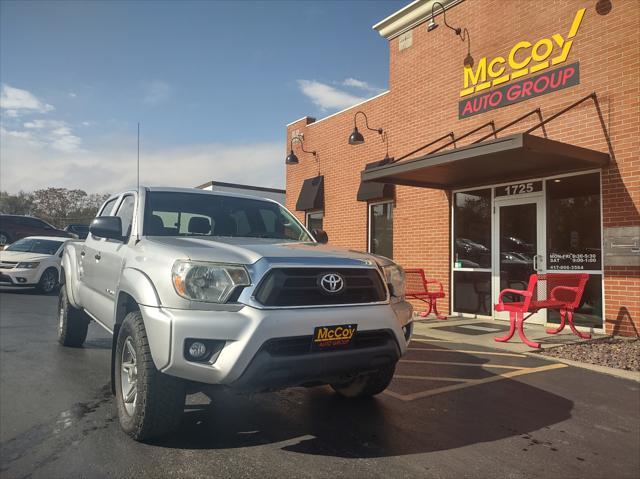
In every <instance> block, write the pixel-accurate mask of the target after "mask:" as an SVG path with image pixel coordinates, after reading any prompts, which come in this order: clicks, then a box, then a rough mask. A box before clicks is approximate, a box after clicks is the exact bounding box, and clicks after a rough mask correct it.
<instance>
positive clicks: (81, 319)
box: [58, 285, 90, 348]
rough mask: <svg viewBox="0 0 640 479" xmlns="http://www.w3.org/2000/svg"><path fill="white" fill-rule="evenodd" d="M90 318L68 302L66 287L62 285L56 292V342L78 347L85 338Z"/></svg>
mask: <svg viewBox="0 0 640 479" xmlns="http://www.w3.org/2000/svg"><path fill="white" fill-rule="evenodd" d="M89 322H90V319H89V317H88V316H87V315H86V313H85V312H84V311H81V310H79V309H77V308H74V307H73V306H72V305H71V303H69V298H68V297H67V288H66V287H65V286H64V285H62V287H61V288H60V292H59V294H58V342H59V343H60V344H62V345H63V346H70V347H73V348H79V347H80V346H82V344H83V343H84V341H85V339H87V330H88V329H89Z"/></svg>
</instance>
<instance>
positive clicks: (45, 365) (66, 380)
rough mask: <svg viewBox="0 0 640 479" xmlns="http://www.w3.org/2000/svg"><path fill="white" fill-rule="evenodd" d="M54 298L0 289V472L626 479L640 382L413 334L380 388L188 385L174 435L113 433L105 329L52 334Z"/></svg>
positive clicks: (635, 446)
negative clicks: (150, 439)
mask: <svg viewBox="0 0 640 479" xmlns="http://www.w3.org/2000/svg"><path fill="white" fill-rule="evenodd" d="M56 301H57V297H55V296H41V295H38V294H35V293H30V292H18V293H13V292H0V347H1V353H0V385H1V387H0V476H1V477H2V478H24V477H30V478H58V477H60V478H63V477H64V478H75V477H91V478H94V477H149V478H159V477H262V478H264V477H332V478H335V477H367V478H370V477H385V478H388V477H438V478H440V477H442V478H448V477H451V478H465V477H469V478H475V477H480V478H500V477H508V478H538V477H539V478H573V477H575V478H624V477H633V478H636V477H638V475H639V474H640V454H639V453H638V451H640V413H639V411H640V387H639V386H640V385H639V384H638V383H636V382H633V381H628V380H624V379H619V378H615V377H611V376H607V375H603V374H599V373H595V372H591V371H587V370H583V369H577V368H573V367H568V366H565V365H564V364H559V363H553V362H549V361H543V360H539V359H536V358H531V357H528V356H525V355H522V354H517V353H505V352H499V351H496V350H493V349H487V348H481V347H478V346H471V345H465V344H457V343H452V342H448V341H442V340H437V339H434V338H429V337H426V336H417V337H415V339H414V341H413V342H412V344H411V348H410V351H409V354H408V355H407V356H406V357H405V358H403V361H402V362H401V363H400V365H399V367H398V369H397V373H396V377H395V379H394V382H393V383H392V385H391V387H390V388H389V389H388V390H387V391H386V392H385V393H384V394H382V395H380V396H378V397H377V398H375V399H372V400H366V401H355V402H354V401H348V400H344V399H341V398H339V397H337V396H336V395H334V394H333V393H332V392H331V390H330V389H329V388H314V389H311V390H305V389H291V390H287V391H281V392H278V393H270V394H259V395H252V396H237V395H232V394H229V393H225V392H220V393H216V394H214V395H213V396H212V398H211V400H210V399H209V398H208V397H206V396H204V395H194V396H190V398H189V400H188V404H187V407H186V410H185V416H184V421H183V426H182V428H181V429H180V431H178V433H177V434H175V435H173V436H171V437H167V438H165V439H162V440H160V441H157V442H155V443H153V444H138V443H135V442H133V441H131V440H130V439H129V438H128V437H127V436H125V435H124V434H123V433H122V432H121V431H120V429H119V425H118V422H117V417H116V412H115V407H114V405H113V401H112V397H111V394H110V390H109V383H108V381H109V354H110V338H109V336H108V334H107V333H106V332H105V331H104V330H102V329H101V328H100V327H99V326H97V325H95V324H92V325H91V328H90V332H89V338H88V340H87V343H86V345H85V347H84V348H81V349H67V348H62V347H59V346H58V344H57V342H56V335H55V329H56V322H55V309H56Z"/></svg>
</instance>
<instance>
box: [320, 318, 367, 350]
mask: <svg viewBox="0 0 640 479" xmlns="http://www.w3.org/2000/svg"><path fill="white" fill-rule="evenodd" d="M357 329H358V325H357V324H341V325H338V326H320V327H317V328H315V329H314V330H313V342H312V345H311V347H312V349H316V350H317V349H337V348H346V347H348V346H349V343H351V340H352V339H353V337H354V336H355V334H356V330H357Z"/></svg>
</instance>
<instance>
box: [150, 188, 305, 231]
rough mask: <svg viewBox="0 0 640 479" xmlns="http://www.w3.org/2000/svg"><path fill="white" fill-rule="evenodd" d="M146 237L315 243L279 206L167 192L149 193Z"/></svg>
mask: <svg viewBox="0 0 640 479" xmlns="http://www.w3.org/2000/svg"><path fill="white" fill-rule="evenodd" d="M143 234H144V235H146V236H230V237H251V238H273V239H279V240H284V241H305V242H306V241H309V242H311V241H313V240H312V239H311V237H310V236H309V234H308V233H307V232H306V231H305V230H304V228H303V227H302V226H301V225H300V223H299V222H298V221H297V220H296V219H295V218H294V217H293V215H291V213H289V212H288V211H287V210H286V209H285V208H283V207H282V206H280V205H279V204H277V203H272V202H270V201H262V200H259V199H251V198H237V197H233V196H222V195H212V194H205V193H179V192H168V191H167V192H161V191H155V192H154V191H151V192H149V193H147V197H146V201H145V217H144V231H143Z"/></svg>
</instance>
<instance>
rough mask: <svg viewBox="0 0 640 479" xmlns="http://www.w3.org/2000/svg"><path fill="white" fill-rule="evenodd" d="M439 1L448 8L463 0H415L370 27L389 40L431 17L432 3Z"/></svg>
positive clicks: (437, 12)
mask: <svg viewBox="0 0 640 479" xmlns="http://www.w3.org/2000/svg"><path fill="white" fill-rule="evenodd" d="M436 1H439V3H441V4H442V5H443V6H444V9H445V10H449V9H450V8H452V7H454V6H455V5H457V4H459V3H462V2H464V0H415V1H414V2H411V3H410V4H409V5H407V6H405V7H403V8H401V9H400V10H398V11H397V12H394V13H392V14H391V15H389V16H388V17H387V18H385V19H383V20H381V21H379V22H378V23H376V24H375V25H374V26H373V27H372V28H373V29H374V30H376V31H377V32H378V33H379V34H380V36H381V37H384V38H386V39H387V40H391V39H393V38H395V37H397V36H398V35H401V34H403V33H404V32H406V31H408V30H411V29H412V28H414V27H416V26H417V25H420V24H421V23H424V22H426V21H427V20H430V19H431V11H432V6H433V4H434V3H435V2H436ZM435 14H436V16H437V15H440V14H442V9H438V11H436V12H435Z"/></svg>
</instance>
